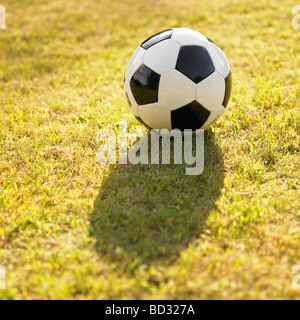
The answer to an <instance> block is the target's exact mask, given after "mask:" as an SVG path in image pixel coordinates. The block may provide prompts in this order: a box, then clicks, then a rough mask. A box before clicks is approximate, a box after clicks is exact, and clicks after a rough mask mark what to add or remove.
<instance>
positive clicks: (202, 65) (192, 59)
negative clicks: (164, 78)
mask: <svg viewBox="0 0 300 320" xmlns="http://www.w3.org/2000/svg"><path fill="white" fill-rule="evenodd" d="M176 69H177V70H178V71H180V72H181V73H183V74H184V75H185V76H187V77H188V78H189V79H191V80H192V81H194V82H195V83H199V82H200V81H202V80H204V79H205V78H207V77H208V76H209V75H210V74H212V73H213V72H214V71H215V67H214V64H213V62H212V60H211V57H210V55H209V53H208V51H207V50H206V49H205V48H204V47H201V46H183V47H181V48H180V51H179V54H178V58H177V64H176Z"/></svg>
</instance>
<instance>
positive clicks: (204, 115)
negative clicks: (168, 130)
mask: <svg viewBox="0 0 300 320" xmlns="http://www.w3.org/2000/svg"><path fill="white" fill-rule="evenodd" d="M209 115H210V112H209V111H208V110H207V109H205V108H204V107H202V106H201V104H200V103H198V102H197V101H193V102H191V103H189V104H187V105H186V106H184V107H181V108H179V109H176V110H174V111H171V124H172V129H180V130H181V131H183V130H184V129H192V130H193V131H195V130H197V129H200V128H201V127H202V126H203V125H204V123H205V122H206V120H207V119H208V117H209Z"/></svg>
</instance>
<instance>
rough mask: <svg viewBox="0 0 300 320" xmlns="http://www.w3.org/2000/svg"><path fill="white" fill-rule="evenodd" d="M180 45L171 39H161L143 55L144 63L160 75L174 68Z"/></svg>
mask: <svg viewBox="0 0 300 320" xmlns="http://www.w3.org/2000/svg"><path fill="white" fill-rule="evenodd" d="M179 49H180V45H179V44H178V43H177V42H176V41H174V40H171V39H168V40H165V41H161V42H159V43H157V44H156V45H155V46H152V47H150V48H149V49H148V50H147V51H146V52H145V55H144V64H145V65H146V66H147V67H149V68H150V69H152V70H153V71H155V72H156V73H158V74H160V75H162V74H164V73H166V72H168V71H170V70H172V69H175V66H176V62H177V56H178V52H179Z"/></svg>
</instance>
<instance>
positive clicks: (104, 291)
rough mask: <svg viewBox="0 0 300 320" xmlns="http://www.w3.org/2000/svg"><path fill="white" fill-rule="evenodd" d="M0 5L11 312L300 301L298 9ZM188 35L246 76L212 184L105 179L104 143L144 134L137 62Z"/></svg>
mask: <svg viewBox="0 0 300 320" xmlns="http://www.w3.org/2000/svg"><path fill="white" fill-rule="evenodd" d="M1 4H2V5H4V6H5V7H6V11H7V16H6V25H7V29H6V30H0V47H1V50H0V225H1V228H0V265H2V266H4V267H6V270H7V289H6V290H0V298H1V299H70V298H75V299H90V298H93V299H94V298H97V299H98V298H99V299H111V298H113V299H124V298H129V299H146V298H151V299H159V298H161V299H181V298H184V299H186V298H190V299H235V298H239V299H249V298H251V299H252V298H253V299H265V298H270V299H289V298H291V299H299V298H300V289H299V290H296V289H293V288H292V279H293V277H294V276H295V274H292V267H293V266H294V265H300V239H299V234H300V224H299V223H300V191H299V189H300V180H299V177H300V168H299V153H300V143H299V141H300V139H299V134H300V129H299V125H300V102H299V96H300V63H299V61H300V30H294V29H293V28H292V25H291V21H292V18H293V15H292V13H291V10H292V7H294V6H295V5H296V4H297V3H296V1H295V0H291V1H290V0H281V1H271V2H270V1H266V0H262V1H259V2H257V1H248V0H246V1H234V0H233V1H229V0H223V1H215V0H204V1H197V0H186V1H181V0H159V1H158V0H157V1H156V0H153V1H149V0H148V1H146V0H145V1H144V0H143V1H135V0H125V1H109V0H98V1H97V0H90V1H86V2H84V1H79V0H72V1H64V0H53V1H46V0H31V1H21V0H18V1H17V0H10V1H2V2H1ZM180 26H182V27H187V28H192V29H195V30H198V31H200V32H202V33H204V34H205V35H207V36H208V37H209V38H211V39H212V40H213V41H214V42H216V43H217V44H218V45H219V46H220V47H221V48H222V49H223V50H224V52H225V53H226V55H227V57H228V59H229V61H230V63H231V67H232V73H233V94H232V99H231V101H230V103H229V107H228V108H227V110H226V112H225V114H224V115H223V117H222V118H221V119H220V120H218V122H217V123H216V124H215V125H214V126H213V127H212V128H211V129H210V130H209V131H208V132H206V134H205V169H204V172H203V174H202V175H201V176H185V175H184V168H185V165H176V166H174V165H167V166H166V165H162V166H155V165H154V166H151V165H149V166H147V165H138V166H133V165H116V166H112V165H111V166H107V167H105V166H99V165H97V164H96V151H97V149H98V147H99V142H97V133H98V130H99V129H100V128H115V129H116V130H117V128H116V124H117V123H118V122H119V121H121V120H126V121H128V125H129V129H133V128H140V127H141V125H140V124H139V123H138V122H137V121H136V120H135V118H134V117H133V116H132V115H131V114H130V112H129V109H128V107H127V104H126V98H125V95H124V92H123V78H124V72H125V68H126V65H127V62H128V60H129V58H130V55H131V54H132V52H133V50H134V49H135V48H136V47H137V46H138V45H139V44H140V43H141V42H142V41H143V40H144V39H145V38H147V37H149V36H150V35H152V34H153V33H156V32H158V31H160V30H163V29H167V28H169V27H180Z"/></svg>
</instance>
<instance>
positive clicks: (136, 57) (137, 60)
mask: <svg viewBox="0 0 300 320" xmlns="http://www.w3.org/2000/svg"><path fill="white" fill-rule="evenodd" d="M145 51H146V50H145V49H143V48H141V47H138V48H137V49H136V50H135V51H134V53H133V54H132V56H131V58H130V60H129V63H128V65H127V68H126V72H125V81H128V82H129V81H130V79H131V77H132V75H133V74H134V73H135V71H136V70H137V69H138V67H140V66H141V65H142V63H143V58H144V54H145Z"/></svg>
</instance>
